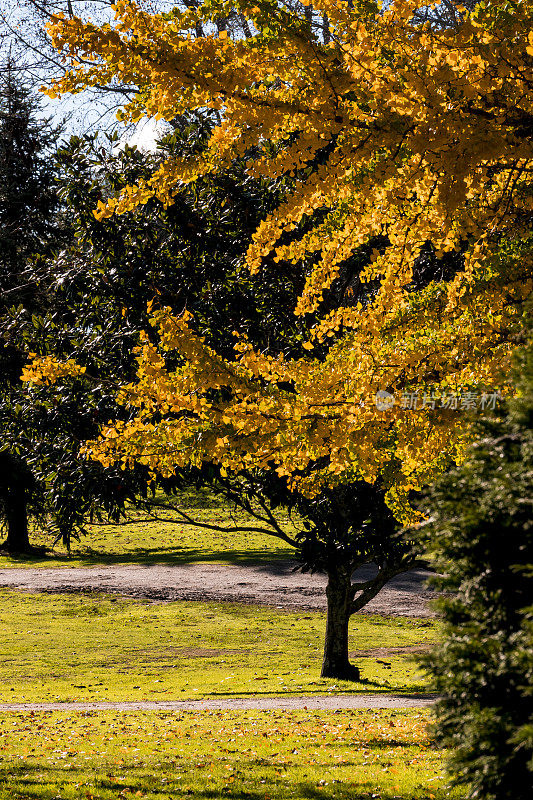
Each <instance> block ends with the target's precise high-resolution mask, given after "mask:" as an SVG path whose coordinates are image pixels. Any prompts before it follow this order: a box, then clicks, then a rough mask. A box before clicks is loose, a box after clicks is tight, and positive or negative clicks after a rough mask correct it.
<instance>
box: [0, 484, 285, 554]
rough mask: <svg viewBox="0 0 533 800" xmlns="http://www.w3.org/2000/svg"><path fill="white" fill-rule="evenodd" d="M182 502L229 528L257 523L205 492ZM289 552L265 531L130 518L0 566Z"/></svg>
mask: <svg viewBox="0 0 533 800" xmlns="http://www.w3.org/2000/svg"><path fill="white" fill-rule="evenodd" d="M162 499H163V502H165V500H164V498H162ZM173 502H176V501H175V500H174V501H173ZM181 502H182V504H183V510H184V511H186V512H187V513H188V514H189V515H190V516H192V517H193V518H194V519H195V520H197V521H198V522H203V523H206V524H209V525H221V526H223V527H229V528H231V527H232V526H235V525H239V526H243V525H253V526H257V525H258V524H260V523H258V522H257V521H254V520H253V519H252V518H251V517H250V516H249V515H247V514H246V513H244V512H239V511H235V510H234V509H233V508H230V507H229V506H228V505H225V504H224V503H223V502H222V501H221V500H220V499H218V498H216V497H213V496H211V495H210V494H209V493H207V492H205V491H204V492H201V491H200V492H197V493H195V494H192V493H184V494H183V497H182V498H181ZM164 513H165V514H166V513H167V512H164ZM130 516H131V517H132V518H133V520H135V519H137V520H139V519H146V514H143V513H136V512H132V513H131V515H130ZM278 518H279V520H280V522H282V523H283V524H284V527H285V529H286V530H289V531H290V530H291V529H292V528H291V523H290V521H289V520H288V519H287V518H286V517H284V516H283V515H281V514H280V515H278ZM31 542H32V544H33V545H37V546H44V547H48V548H50V547H51V546H52V543H53V538H52V537H51V535H50V534H49V533H47V532H46V531H39V530H34V531H32V535H31ZM293 557H294V550H293V548H292V547H290V546H289V545H286V544H285V543H284V542H283V541H282V540H281V539H277V538H275V537H273V536H269V535H267V534H264V533H253V532H252V533H245V532H239V531H234V530H230V531H228V532H226V533H224V532H217V531H211V530H206V529H201V530H200V529H198V528H195V527H192V526H189V525H185V524H183V523H181V522H177V523H170V522H156V521H147V522H139V521H132V522H130V523H128V524H124V523H122V524H119V525H92V526H88V534H87V535H85V536H82V537H81V539H80V541H79V542H76V541H73V543H72V549H71V553H70V555H69V554H68V552H67V550H66V549H65V547H63V545H61V544H58V545H56V546H55V547H54V550H53V551H50V552H48V553H47V554H46V555H44V556H16V557H12V556H2V555H0V568H5V567H27V566H34V567H61V566H64V567H83V566H93V565H97V564H155V563H164V564H190V563H194V562H218V563H229V564H246V563H260V562H265V561H272V560H274V559H279V558H285V559H286V558H293Z"/></svg>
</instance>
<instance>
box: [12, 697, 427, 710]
mask: <svg viewBox="0 0 533 800" xmlns="http://www.w3.org/2000/svg"><path fill="white" fill-rule="evenodd" d="M434 702H435V696H433V695H387V694H370V695H336V696H331V695H326V696H323V697H316V696H314V697H261V698H250V697H243V698H235V699H233V698H232V699H225V700H222V699H218V700H168V701H149V700H144V701H139V702H137V701H129V702H122V703H0V711H107V710H111V711H252V710H255V711H276V710H277V711H291V710H293V711H297V710H307V711H342V710H344V709H358V708H360V709H364V708H426V707H427V706H431V705H432V704H433V703H434Z"/></svg>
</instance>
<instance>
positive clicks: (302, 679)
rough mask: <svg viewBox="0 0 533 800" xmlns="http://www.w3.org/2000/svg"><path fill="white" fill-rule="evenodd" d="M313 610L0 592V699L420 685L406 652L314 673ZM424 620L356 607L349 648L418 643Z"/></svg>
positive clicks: (317, 642) (317, 655)
mask: <svg viewBox="0 0 533 800" xmlns="http://www.w3.org/2000/svg"><path fill="white" fill-rule="evenodd" d="M324 629H325V615H324V614H323V613H322V612H301V611H300V612H286V611H279V610H276V609H269V608H264V607H257V606H251V605H250V606H247V605H231V604H227V603H199V602H171V603H150V602H147V601H144V602H138V601H134V600H128V599H123V598H115V597H111V596H105V595H91V596H83V595H82V596H80V595H78V594H76V595H49V594H26V593H18V592H15V591H7V590H2V591H0V647H1V650H2V653H3V654H4V656H3V659H2V660H1V662H0V699H1V700H2V701H4V702H5V701H13V700H16V701H32V700H33V701H35V700H48V701H50V700H60V701H62V700H87V699H96V700H142V699H144V698H146V699H150V700H158V699H159V700H168V699H187V698H197V697H206V696H215V697H216V696H232V695H240V696H262V695H267V696H268V695H269V694H324V693H326V692H328V691H331V692H353V691H354V690H355V691H371V692H376V691H377V692H383V691H396V692H397V691H400V692H401V691H403V692H405V691H423V690H424V688H425V682H424V676H423V675H422V674H421V672H420V671H419V669H418V668H417V665H416V663H415V661H414V660H413V657H412V656H410V655H409V653H404V654H396V655H394V654H392V655H383V653H382V652H380V654H375V655H373V654H368V653H367V654H366V655H355V657H354V659H353V660H354V662H355V663H357V664H358V665H359V666H360V668H361V673H362V677H363V679H364V681H365V682H364V683H356V684H352V683H347V682H343V681H337V682H336V681H333V680H322V679H320V677H319V675H320V665H321V659H322V647H323V641H324ZM435 636H436V623H435V622H434V621H433V620H430V619H421V620H411V619H404V618H383V617H377V616H376V617H373V616H367V615H356V616H355V617H354V618H353V621H352V623H351V639H350V647H351V649H352V650H354V651H360V650H362V651H368V650H370V651H372V649H373V648H396V647H399V646H400V647H402V646H404V647H409V646H420V645H424V644H426V643H428V642H431V641H434V639H435Z"/></svg>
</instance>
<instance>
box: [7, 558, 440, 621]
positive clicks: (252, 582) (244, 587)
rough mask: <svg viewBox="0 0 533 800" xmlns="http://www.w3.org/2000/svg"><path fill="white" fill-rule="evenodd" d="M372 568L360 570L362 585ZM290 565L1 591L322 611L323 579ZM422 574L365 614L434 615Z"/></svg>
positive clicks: (27, 583)
mask: <svg viewBox="0 0 533 800" xmlns="http://www.w3.org/2000/svg"><path fill="white" fill-rule="evenodd" d="M373 569H374V568H373V567H372V566H368V567H363V568H361V569H360V570H358V571H357V572H356V573H355V575H354V579H355V580H357V581H360V580H365V579H368V578H369V577H371V575H372V574H373ZM293 570H294V562H292V561H274V562H270V563H266V564H256V565H247V566H239V565H228V564H189V565H170V566H169V565H165V564H150V565H137V564H136V565H132V564H126V565H124V564H122V565H116V566H103V567H80V568H68V567H64V568H58V569H56V568H47V569H40V568H38V567H30V568H19V569H0V586H2V587H6V588H10V589H23V590H26V591H35V592H37V591H38V592H109V593H115V594H119V595H123V596H126V597H133V598H136V599H144V600H146V599H147V600H156V601H172V600H199V601H215V602H220V601H226V602H233V603H253V604H258V605H266V606H274V607H276V608H282V609H292V610H294V609H305V610H324V609H325V608H326V595H325V587H326V576H325V575H321V574H315V575H309V574H303V573H301V572H294V571H293ZM429 576H430V572H429V571H427V570H423V569H416V570H412V571H411V572H408V573H405V574H403V575H399V576H397V577H396V578H395V579H394V580H392V581H391V582H390V583H389V584H388V585H387V586H386V587H385V588H384V589H382V590H381V592H380V593H379V595H378V596H377V597H376V598H374V600H372V601H371V602H370V603H368V605H367V606H365V609H364V612H365V613H368V614H383V615H391V616H406V617H429V616H434V613H433V611H432V610H431V608H430V606H429V601H430V600H431V599H432V598H434V597H435V592H433V591H432V590H431V589H428V588H427V587H426V585H425V582H426V580H427V578H428V577H429Z"/></svg>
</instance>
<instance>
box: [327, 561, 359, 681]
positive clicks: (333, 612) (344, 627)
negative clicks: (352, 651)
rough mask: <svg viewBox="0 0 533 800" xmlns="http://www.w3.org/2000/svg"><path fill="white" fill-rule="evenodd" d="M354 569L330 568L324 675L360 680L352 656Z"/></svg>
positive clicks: (347, 679) (346, 679)
mask: <svg viewBox="0 0 533 800" xmlns="http://www.w3.org/2000/svg"><path fill="white" fill-rule="evenodd" d="M351 585H352V573H351V570H349V569H334V570H332V571H330V572H328V585H327V589H326V597H327V601H328V615H327V624H326V641H325V645H324V661H323V664H322V672H321V676H322V677H323V678H338V679H339V680H345V681H358V680H359V670H358V669H357V667H354V666H353V664H350V660H349V658H348V624H349V622H350V611H351V604H352V594H353V592H352V588H351Z"/></svg>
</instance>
